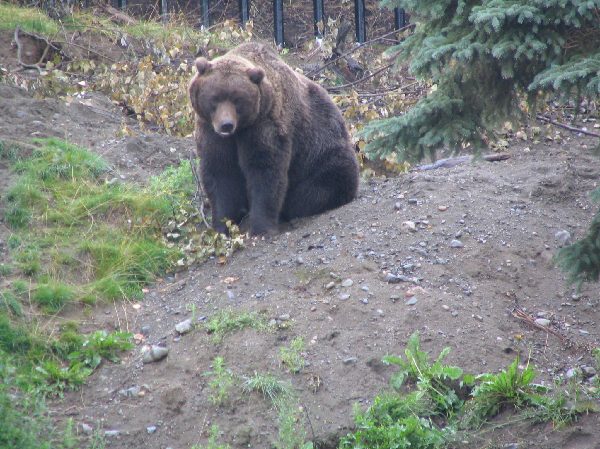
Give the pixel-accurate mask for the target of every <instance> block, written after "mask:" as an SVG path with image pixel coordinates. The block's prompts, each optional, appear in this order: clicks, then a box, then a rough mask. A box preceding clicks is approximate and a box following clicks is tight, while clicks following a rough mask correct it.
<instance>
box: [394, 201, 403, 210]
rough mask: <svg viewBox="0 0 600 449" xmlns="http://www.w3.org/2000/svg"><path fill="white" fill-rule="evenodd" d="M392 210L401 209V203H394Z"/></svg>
mask: <svg viewBox="0 0 600 449" xmlns="http://www.w3.org/2000/svg"><path fill="white" fill-rule="evenodd" d="M394 209H396V210H400V209H402V203H401V202H400V201H397V202H396V203H394Z"/></svg>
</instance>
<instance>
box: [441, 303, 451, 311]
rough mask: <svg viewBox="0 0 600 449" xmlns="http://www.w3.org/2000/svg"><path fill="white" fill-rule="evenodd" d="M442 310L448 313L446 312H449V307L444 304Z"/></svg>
mask: <svg viewBox="0 0 600 449" xmlns="http://www.w3.org/2000/svg"><path fill="white" fill-rule="evenodd" d="M442 309H444V310H446V311H448V310H450V306H447V305H446V304H443V305H442Z"/></svg>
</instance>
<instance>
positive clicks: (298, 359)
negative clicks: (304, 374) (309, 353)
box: [279, 337, 306, 374]
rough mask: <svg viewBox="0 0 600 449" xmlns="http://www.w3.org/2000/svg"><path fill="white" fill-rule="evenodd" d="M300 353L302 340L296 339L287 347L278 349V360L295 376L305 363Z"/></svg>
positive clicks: (302, 348)
mask: <svg viewBox="0 0 600 449" xmlns="http://www.w3.org/2000/svg"><path fill="white" fill-rule="evenodd" d="M302 351H304V339H303V338H302V337H296V338H294V339H293V340H292V341H291V342H290V346H289V347H287V348H286V347H285V346H284V347H281V348H279V359H280V360H281V363H282V364H283V365H285V366H286V367H287V369H288V370H289V371H290V372H292V373H294V374H297V373H299V372H300V371H302V369H303V368H304V365H305V363H306V361H305V360H304V357H303V356H302Z"/></svg>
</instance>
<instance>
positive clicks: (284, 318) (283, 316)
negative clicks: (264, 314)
mask: <svg viewBox="0 0 600 449" xmlns="http://www.w3.org/2000/svg"><path fill="white" fill-rule="evenodd" d="M290 318H291V316H290V314H289V313H282V314H281V315H279V318H278V319H279V321H289V320H290Z"/></svg>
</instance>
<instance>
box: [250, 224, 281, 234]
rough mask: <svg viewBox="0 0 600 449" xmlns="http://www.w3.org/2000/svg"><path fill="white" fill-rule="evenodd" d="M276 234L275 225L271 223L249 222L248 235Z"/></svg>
mask: <svg viewBox="0 0 600 449" xmlns="http://www.w3.org/2000/svg"><path fill="white" fill-rule="evenodd" d="M275 234H277V225H276V224H272V223H267V222H264V221H261V222H258V223H251V224H250V235H251V236H253V237H255V236H262V237H270V236H273V235H275Z"/></svg>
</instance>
